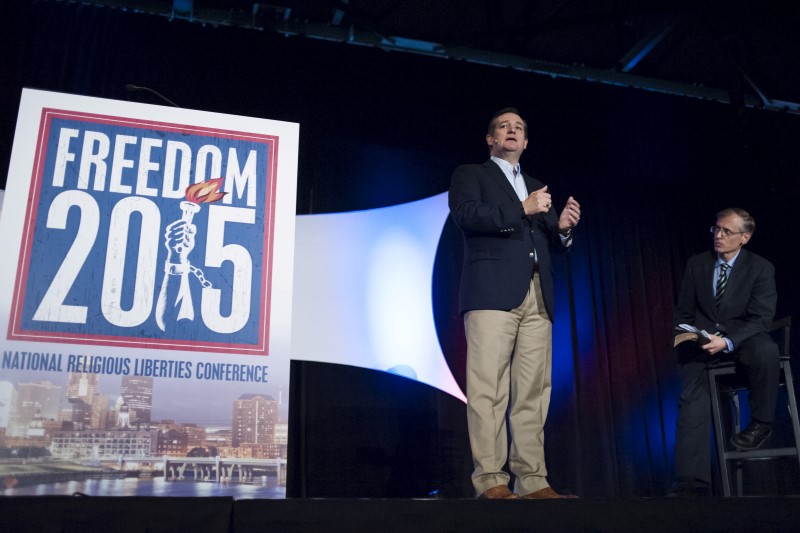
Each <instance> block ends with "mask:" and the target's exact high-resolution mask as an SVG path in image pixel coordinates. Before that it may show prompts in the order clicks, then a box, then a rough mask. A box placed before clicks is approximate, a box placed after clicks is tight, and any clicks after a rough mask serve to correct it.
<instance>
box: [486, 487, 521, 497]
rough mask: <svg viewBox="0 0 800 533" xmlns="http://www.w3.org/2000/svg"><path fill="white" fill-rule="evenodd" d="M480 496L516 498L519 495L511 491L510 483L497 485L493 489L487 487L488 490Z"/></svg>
mask: <svg viewBox="0 0 800 533" xmlns="http://www.w3.org/2000/svg"><path fill="white" fill-rule="evenodd" d="M478 498H479V499H481V500H514V499H516V498H519V496H517V495H516V494H514V493H513V492H511V489H509V488H508V485H497V486H496V487H492V488H491V489H486V492H484V493H483V494H481V495H480V496H478Z"/></svg>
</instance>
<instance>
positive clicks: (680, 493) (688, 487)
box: [667, 478, 711, 498]
mask: <svg viewBox="0 0 800 533" xmlns="http://www.w3.org/2000/svg"><path fill="white" fill-rule="evenodd" d="M701 496H711V487H710V486H709V485H708V484H707V483H704V482H695V480H693V479H684V478H678V479H676V480H675V481H673V482H672V485H671V486H670V488H669V491H668V492H667V498H698V497H701Z"/></svg>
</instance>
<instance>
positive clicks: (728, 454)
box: [706, 316, 800, 496]
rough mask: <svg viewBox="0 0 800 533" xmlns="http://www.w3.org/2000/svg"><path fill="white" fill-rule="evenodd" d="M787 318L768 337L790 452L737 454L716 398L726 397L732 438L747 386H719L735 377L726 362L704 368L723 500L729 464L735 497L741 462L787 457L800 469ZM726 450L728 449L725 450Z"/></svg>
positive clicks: (728, 487)
mask: <svg viewBox="0 0 800 533" xmlns="http://www.w3.org/2000/svg"><path fill="white" fill-rule="evenodd" d="M791 323H792V321H791V317H788V316H787V317H784V318H782V319H780V320H776V321H775V322H773V323H772V326H771V327H770V329H769V333H770V334H771V335H773V337H776V341H777V344H778V349H779V350H780V355H781V359H780V367H781V385H782V386H785V387H786V396H787V397H788V408H789V417H790V418H791V421H792V430H793V431H794V447H792V448H766V449H759V450H753V451H749V452H740V451H737V450H736V449H733V448H732V446H730V445H729V444H728V439H729V436H728V435H726V432H725V431H724V429H723V422H722V420H723V417H722V414H723V413H722V411H721V409H720V401H719V395H720V393H723V394H725V395H726V396H728V398H729V400H730V405H731V406H732V409H733V431H734V433H733V434H736V433H738V432H739V431H741V420H740V413H739V392H741V391H744V390H747V386H746V385H744V384H742V382H741V380H739V381H734V382H732V383H728V379H725V378H723V380H722V381H725V383H721V382H720V380H719V379H718V377H720V376H728V375H734V374H736V364H735V363H733V362H730V361H726V362H721V363H715V364H710V365H708V367H706V368H707V370H708V384H709V391H710V392H711V413H712V416H713V419H714V438H715V441H716V448H717V457H718V460H719V470H720V477H721V478H722V491H723V495H724V496H731V495H732V492H733V491H732V490H731V489H732V487H731V472H730V469H729V462H730V463H732V465H733V468H734V469H735V471H736V493H735V494H736V495H737V496H741V495H742V491H743V490H742V462H743V461H750V460H757V459H768V458H774V457H791V456H794V457H796V458H797V461H798V468H800V453H798V448H800V423H798V416H797V402H796V400H795V395H794V382H793V380H792V367H791V364H790V361H789V359H790V357H789V333H790V326H791ZM729 448H730V449H729Z"/></svg>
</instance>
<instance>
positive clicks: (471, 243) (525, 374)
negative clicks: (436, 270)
mask: <svg viewBox="0 0 800 533" xmlns="http://www.w3.org/2000/svg"><path fill="white" fill-rule="evenodd" d="M486 144H487V145H488V146H489V152H490V156H491V157H490V159H489V160H488V161H486V162H485V163H483V164H476V165H463V166H460V167H458V168H457V169H456V170H455V171H454V172H453V177H452V181H451V185H450V193H449V204H450V214H451V216H452V217H453V220H454V221H455V223H456V225H457V226H458V227H459V228H460V230H461V232H462V234H463V236H464V248H465V249H464V264H463V268H462V274H461V288H460V309H461V312H462V314H463V315H464V327H465V331H466V336H467V422H468V428H469V437H470V447H471V449H472V457H473V463H474V465H475V470H474V472H473V474H472V483H473V486H474V488H475V492H476V494H477V495H478V496H479V497H481V498H516V497H519V496H522V497H523V498H531V499H540V498H559V497H562V496H561V495H559V494H558V493H556V492H555V491H554V490H553V489H552V488H551V487H550V485H549V484H548V482H547V477H546V476H547V470H546V468H545V462H544V422H545V419H546V417H547V410H548V407H549V403H550V390H551V378H550V373H551V358H552V343H551V340H552V339H551V332H552V321H553V309H554V302H553V300H554V295H553V292H554V291H553V276H552V266H551V262H550V248H551V247H555V248H558V249H565V248H567V247H568V246H569V245H570V244H571V242H572V229H573V228H574V227H575V225H576V224H577V223H578V220H579V219H580V205H579V204H578V202H576V201H575V199H573V198H572V197H570V198H569V199H568V200H567V203H566V207H564V210H563V211H562V212H561V215H560V216H559V215H556V213H555V210H554V209H552V198H551V196H550V192H549V191H548V187H547V186H546V185H544V184H543V183H542V182H540V181H538V180H536V179H534V178H533V177H531V176H529V175H528V174H525V173H523V172H522V171H521V169H520V165H519V159H520V156H521V155H522V152H523V151H524V150H525V148H526V147H527V145H528V125H527V123H526V122H525V121H524V120H523V119H522V118H521V117H520V116H519V113H518V112H517V111H516V110H515V109H513V108H506V109H503V110H500V111H498V112H497V113H495V115H494V116H493V117H492V119H491V121H490V123H489V128H488V132H487V134H486ZM506 415H508V421H509V426H510V434H511V448H510V451H509V449H508V441H507V436H506V431H507V430H506ZM506 460H508V463H509V467H510V470H511V471H512V472H513V473H514V475H515V478H516V479H515V482H514V491H513V492H512V491H511V489H510V488H509V485H508V484H509V480H510V475H509V474H508V473H507V472H506V471H504V465H505V463H506Z"/></svg>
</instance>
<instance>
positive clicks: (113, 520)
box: [0, 496, 800, 533]
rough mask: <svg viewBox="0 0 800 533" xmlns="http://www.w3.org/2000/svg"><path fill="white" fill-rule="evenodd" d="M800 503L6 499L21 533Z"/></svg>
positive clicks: (386, 524) (496, 520)
mask: <svg viewBox="0 0 800 533" xmlns="http://www.w3.org/2000/svg"><path fill="white" fill-rule="evenodd" d="M799 505H800V498H798V497H777V498H776V497H768V498H766V497H748V498H708V499H667V498H617V499H599V498H586V499H578V500H547V501H528V500H512V501H509V500H502V501H497V500H494V501H486V500H472V499H450V500H425V499H404V500H401V499H392V500H381V499H286V500H233V499H230V498H169V497H162V498H154V497H126V498H109V497H91V496H76V497H68V496H66V497H64V496H56V497H50V496H42V497H27V496H24V497H0V517H2V519H0V527H2V530H3V531H14V532H27V531H31V532H34V531H35V532H37V533H41V532H51V531H52V532H94V531H99V532H100V531H101V532H148V533H153V532H173V531H190V532H231V531H232V532H235V533H243V532H265V531H269V532H272V531H300V532H304V531H325V532H330V531H381V532H383V531H404V532H405V531H414V532H417V531H422V532H427V531H430V532H440V531H441V532H444V531H458V532H462V531H467V532H470V531H475V532H478V531H609V532H611V531H614V532H618V531H647V532H648V533H651V532H660V531H663V532H669V533H675V532H679V531H724V532H737V531H741V532H745V531H747V532H752V531H771V532H772V531H800V509H799V508H798V506H799Z"/></svg>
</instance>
